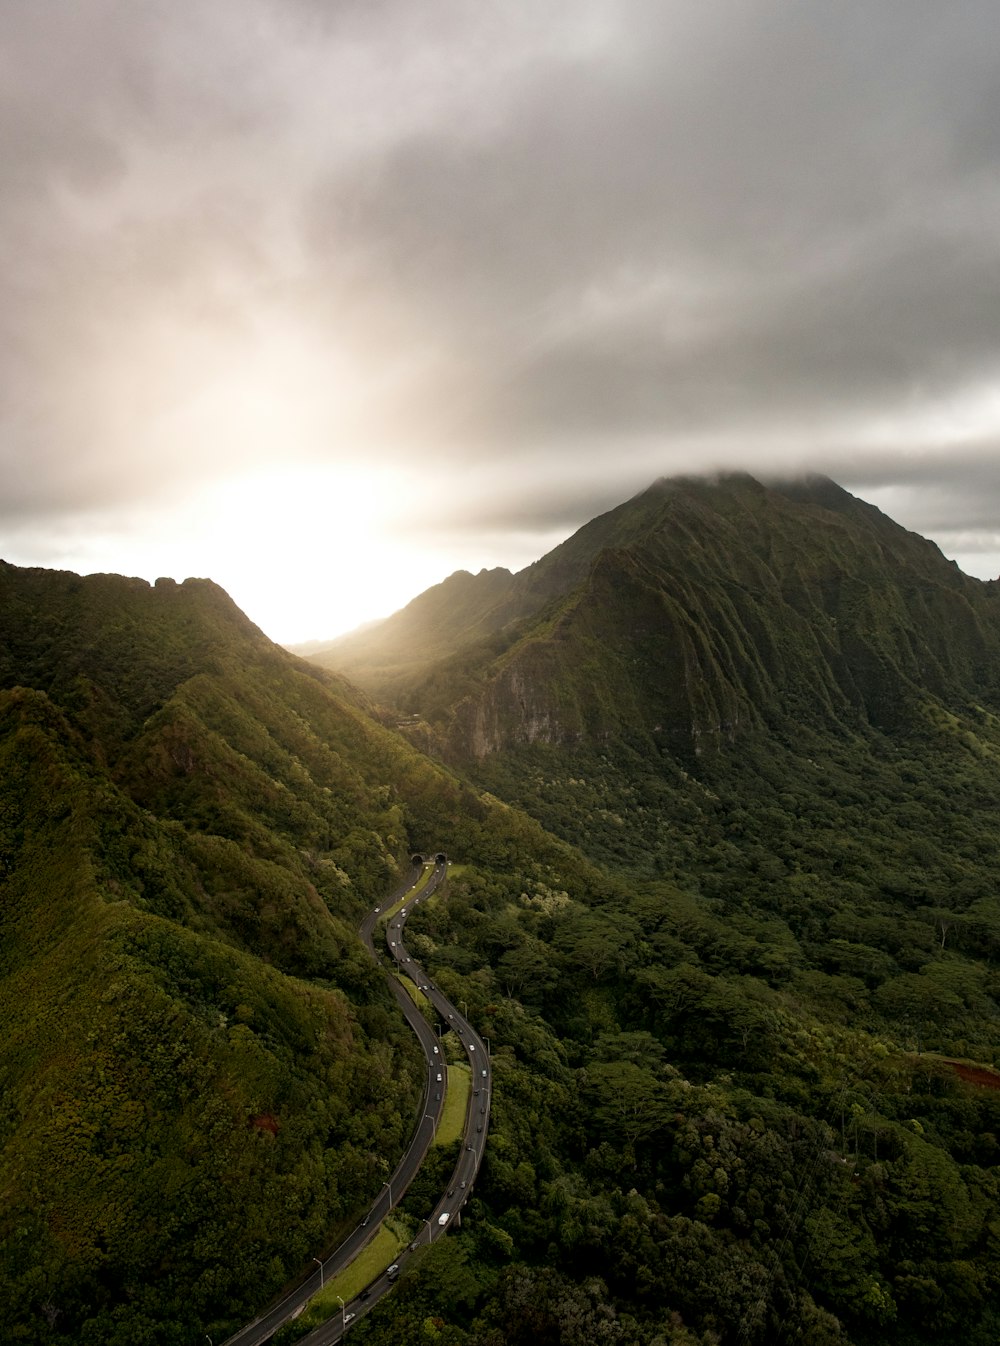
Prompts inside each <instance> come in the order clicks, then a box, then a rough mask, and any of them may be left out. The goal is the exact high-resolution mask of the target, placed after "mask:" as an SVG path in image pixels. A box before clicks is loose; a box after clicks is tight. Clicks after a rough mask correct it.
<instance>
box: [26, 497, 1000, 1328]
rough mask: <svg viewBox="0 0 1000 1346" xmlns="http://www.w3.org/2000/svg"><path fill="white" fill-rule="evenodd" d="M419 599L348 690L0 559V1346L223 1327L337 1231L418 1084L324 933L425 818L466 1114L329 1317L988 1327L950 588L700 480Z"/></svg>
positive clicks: (120, 583) (996, 977)
mask: <svg viewBox="0 0 1000 1346" xmlns="http://www.w3.org/2000/svg"><path fill="white" fill-rule="evenodd" d="M453 587H454V586H453ZM458 587H459V589H460V591H461V602H460V603H458V604H456V605H455V606H454V607H453V608H450V607H449V604H448V601H447V593H448V590H449V585H448V583H446V585H445V586H440V588H441V591H442V592H440V593H435V592H434V591H432V592H431V594H430V596H428V597H426V599H425V602H424V604H423V609H421V607H420V600H417V609H416V610H417V612H418V614H419V612H420V611H421V610H423V611H425V612H426V613H431V614H433V613H438V614H439V615H440V614H442V613H444V612H450V614H451V620H450V621H448V622H444V621H443V619H442V621H441V625H440V628H438V627H436V626H435V625H434V622H433V621H431V622H430V625H429V626H427V627H425V628H424V636H423V638H422V640H421V641H419V642H417V643H416V644H413V643H411V642H412V641H413V630H414V626H415V623H414V618H413V613H412V612H410V614H409V616H408V617H407V618H406V619H405V621H402V619H401V624H400V625H399V626H398V629H397V628H394V627H393V626H392V622H390V623H387V624H386V626H385V628H384V629H382V630H381V632H380V633H379V634H378V643H377V646H376V645H373V644H369V645H368V646H367V647H366V650H365V649H361V648H360V645H359V646H358V647H357V648H356V649H355V650H354V651H353V653H352V654H351V656H350V659H345V663H344V667H345V669H347V670H348V672H349V674H350V676H352V677H355V678H357V679H359V681H361V682H362V684H363V685H364V686H365V689H366V690H365V692H359V691H358V690H356V688H355V687H354V686H352V685H351V684H350V683H348V682H346V681H345V680H344V678H343V677H342V676H340V675H339V674H336V673H331V672H329V671H326V670H323V669H320V668H318V667H316V666H315V665H310V664H307V663H304V662H302V661H300V660H297V659H295V658H293V657H292V656H291V655H289V654H287V653H285V652H284V651H282V650H279V649H278V648H277V647H275V646H273V645H272V644H271V643H270V642H269V641H267V640H266V638H265V637H264V636H263V635H262V634H261V633H260V632H259V631H257V630H256V628H254V627H253V626H252V625H251V624H250V623H249V622H247V620H246V619H245V618H244V617H243V616H242V614H240V613H239V612H238V611H237V610H236V609H235V608H234V607H233V605H232V604H231V603H230V602H229V600H228V599H227V598H226V596H225V595H224V594H223V593H222V592H221V591H220V590H218V589H217V588H216V587H215V586H213V585H211V584H209V583H208V582H206V581H189V582H187V583H186V584H184V585H179V586H178V585H173V584H172V583H164V582H160V583H158V584H157V585H156V586H149V585H146V584H144V583H142V582H141V581H129V580H123V579H120V578H118V577H114V576H96V577H90V578H88V579H80V578H79V577H77V576H73V575H68V574H60V573H56V572H44V571H22V570H18V569H16V568H15V567H11V566H6V565H4V566H0V633H2V634H0V717H2V719H0V754H2V759H3V760H2V769H0V881H2V887H0V900H2V913H3V925H2V934H0V988H2V989H0V1013H2V1015H3V1030H4V1031H3V1033H2V1037H0V1076H2V1079H3V1083H4V1096H5V1099H6V1100H7V1108H6V1110H5V1115H4V1118H3V1121H2V1124H0V1147H2V1149H0V1182H2V1189H3V1191H4V1198H3V1201H2V1203H0V1284H2V1286H3V1290H4V1299H5V1302H7V1303H8V1304H9V1306H10V1307H9V1310H8V1327H7V1329H6V1330H7V1333H8V1335H9V1337H10V1339H11V1340H17V1341H24V1342H39V1343H41V1342H84V1343H86V1342H92V1343H95V1344H96V1343H100V1346H106V1344H109V1346H117V1344H118V1343H122V1346H124V1343H126V1342H127V1343H150V1346H159V1344H160V1343H163V1346H168V1344H169V1346H173V1343H178V1346H179V1344H180V1343H187V1342H190V1341H195V1340H200V1339H201V1337H202V1336H204V1335H205V1334H206V1333H211V1334H212V1335H213V1339H214V1340H216V1341H218V1340H220V1339H222V1337H223V1336H224V1335H225V1334H226V1333H227V1332H229V1331H231V1330H234V1329H235V1327H236V1326H238V1325H239V1323H240V1322H241V1321H243V1320H245V1319H248V1318H250V1317H252V1316H253V1315H254V1313H255V1312H256V1311H257V1310H258V1309H259V1308H260V1307H261V1306H262V1304H263V1302H264V1301H265V1300H266V1299H267V1298H268V1297H269V1296H270V1295H273V1294H274V1293H276V1292H277V1291H278V1290H279V1289H280V1287H281V1286H282V1285H283V1284H285V1283H286V1282H287V1281H288V1280H290V1279H292V1278H294V1277H295V1276H296V1275H297V1274H298V1273H299V1272H300V1271H301V1269H302V1268H303V1266H305V1265H306V1264H308V1263H309V1261H310V1259H311V1257H312V1256H313V1255H314V1254H315V1253H316V1252H319V1251H321V1250H322V1249H323V1248H325V1247H328V1246H330V1245H332V1244H333V1243H335V1242H336V1241H337V1239H338V1237H339V1235H340V1234H341V1233H342V1232H343V1231H345V1230H346V1229H349V1228H351V1227H352V1226H353V1222H354V1221H355V1220H356V1219H357V1217H358V1215H359V1213H360V1212H361V1211H362V1210H363V1209H365V1208H366V1205H367V1203H368V1202H369V1201H370V1200H371V1198H372V1197H373V1195H374V1194H375V1193H377V1192H378V1190H379V1189H380V1187H381V1184H382V1182H383V1180H384V1175H385V1174H386V1172H387V1171H388V1170H390V1169H391V1167H392V1165H393V1163H394V1162H395V1158H396V1156H398V1154H399V1153H400V1152H401V1150H402V1148H403V1146H404V1145H405V1143H406V1140H407V1137H408V1134H409V1132H410V1129H411V1128H412V1126H413V1124H414V1122H415V1109H416V1107H417V1103H418V1100H419V1088H420V1081H421V1078H422V1067H421V1063H420V1058H419V1054H418V1051H417V1048H416V1044H415V1042H414V1041H413V1040H412V1037H411V1036H409V1035H408V1034H407V1032H406V1030H405V1025H404V1024H403V1023H402V1022H401V1021H400V1020H399V1019H398V1016H397V1015H396V1014H395V1013H394V1011H393V1008H392V1002H391V1000H390V998H389V996H388V994H387V993H386V991H385V988H384V985H383V982H382V979H381V977H380V975H379V973H378V970H377V968H375V966H374V965H373V964H371V963H370V962H369V961H368V960H367V959H366V957H365V956H364V954H363V951H362V949H361V946H360V944H359V942H358V940H357V938H356V933H355V931H356V927H357V924H358V922H359V921H360V919H361V917H362V915H363V914H364V912H365V910H366V909H368V907H369V906H370V904H371V903H373V902H376V901H378V900H379V898H380V897H381V896H382V895H383V894H384V893H385V892H386V891H388V889H389V888H390V887H392V886H393V885H394V883H395V881H396V879H397V876H398V874H399V872H400V868H401V866H405V865H406V864H408V862H409V856H410V854H411V853H412V851H414V850H429V849H437V848H443V849H446V850H447V852H448V854H449V856H451V857H452V858H453V859H454V860H455V861H456V863H455V864H454V866H453V868H452V871H451V876H450V879H449V881H448V884H447V885H446V887H445V888H444V890H443V891H442V892H441V893H440V895H436V896H435V897H434V898H432V899H431V900H429V901H428V903H427V905H426V906H425V907H422V908H421V909H420V910H419V912H418V913H417V914H415V915H414V917H413V918H412V920H411V924H410V928H409V933H408V940H409V941H410V942H411V943H412V947H413V949H414V952H415V955H416V956H418V957H420V959H421V960H422V962H423V964H424V965H425V966H426V967H427V968H428V969H430V970H431V971H432V973H433V975H434V976H435V977H436V978H437V980H438V981H439V984H440V985H441V987H442V989H443V990H444V991H445V993H446V994H447V995H448V996H449V997H450V998H452V999H453V1000H455V1001H461V1002H463V1003H464V1004H467V1006H468V1013H469V1017H470V1018H471V1019H472V1020H473V1022H474V1023H475V1024H476V1025H477V1027H478V1029H479V1030H480V1032H482V1033H483V1034H484V1035H486V1036H488V1037H489V1039H490V1043H491V1047H492V1051H493V1056H494V1076H495V1096H494V1099H493V1108H492V1117H491V1130H490V1139H489V1144H488V1146H487V1150H486V1159H485V1163H484V1168H483V1172H482V1177H481V1180H480V1182H479V1183H478V1185H477V1188H476V1191H475V1193H474V1195H473V1197H472V1198H471V1200H470V1201H469V1203H468V1205H467V1207H466V1210H465V1217H466V1218H465V1219H464V1222H463V1227H462V1229H461V1231H460V1232H458V1233H456V1234H453V1235H450V1236H449V1237H448V1238H447V1239H443V1240H441V1241H440V1242H438V1243H437V1244H435V1245H434V1246H433V1247H432V1248H430V1249H428V1251H427V1253H426V1255H425V1256H424V1257H423V1258H422V1260H420V1261H419V1262H418V1265H417V1268H416V1270H415V1271H414V1272H412V1273H410V1274H408V1275H406V1276H405V1277H403V1278H402V1280H401V1281H400V1283H399V1285H398V1286H397V1288H396V1291H395V1292H394V1293H393V1295H391V1296H390V1297H389V1298H388V1299H387V1300H386V1301H385V1302H384V1303H382V1304H380V1305H379V1307H378V1308H377V1309H376V1310H375V1311H374V1312H373V1313H372V1314H371V1315H370V1316H369V1317H367V1318H365V1319H364V1320H362V1321H359V1322H358V1323H356V1324H354V1325H353V1326H352V1329H351V1331H352V1332H353V1333H355V1334H356V1335H357V1336H358V1338H360V1339H363V1340H367V1341H371V1342H373V1343H379V1342H383V1341H385V1342H388V1341H389V1340H392V1341H393V1342H394V1343H397V1342H414V1343H416V1342H418V1341H419V1342H425V1341H426V1340H427V1339H428V1338H429V1337H433V1338H434V1339H435V1340H440V1341H441V1342H442V1343H456V1344H459V1343H461V1344H462V1346H494V1344H496V1346H499V1343H501V1342H514V1343H521V1342H524V1343H527V1342H537V1341H541V1342H543V1343H544V1342H553V1343H555V1342H566V1343H575V1342H580V1343H584V1342H586V1343H591V1342H604V1341H606V1342H614V1343H633V1342H635V1343H643V1344H645V1343H649V1344H650V1346H653V1343H676V1344H677V1346H688V1344H689V1343H695V1342H697V1343H704V1346H709V1343H719V1342H724V1343H734V1344H735V1343H741V1344H742V1343H771V1342H785V1341H788V1342H792V1341H800V1342H809V1343H826V1342H830V1343H837V1342H842V1343H856V1344H857V1346H869V1343H870V1344H872V1346H874V1343H884V1342H891V1343H898V1344H899V1346H911V1344H912V1346H918V1344H923V1343H928V1344H929V1343H931V1342H940V1341H941V1340H961V1341H963V1342H968V1343H971V1346H987V1343H989V1346H992V1344H993V1343H994V1342H995V1341H996V1340H997V1339H998V1337H1000V1303H998V1291H1000V1193H998V1185H997V1184H998V1135H1000V1070H998V1067H1000V1033H998V1003H1000V900H998V896H997V894H998V891H1000V889H998V878H1000V841H998V835H997V828H996V819H997V808H998V804H1000V693H998V690H997V681H996V671H997V668H998V663H997V654H998V652H1000V648H998V647H1000V616H998V615H997V612H998V598H997V594H996V592H995V586H994V585H991V584H982V583H980V582H977V581H973V580H969V579H968V578H967V577H965V576H963V575H961V574H960V572H958V571H957V570H956V569H955V568H954V567H953V566H952V565H950V563H948V562H946V561H945V560H944V558H942V557H941V556H940V553H938V552H937V551H936V549H935V548H933V546H932V545H931V544H929V543H926V542H925V541H924V540H923V539H919V538H915V537H914V536H913V535H911V534H907V533H905V532H904V531H903V530H902V529H899V528H898V527H897V526H896V525H895V524H893V523H892V522H891V521H890V520H887V519H885V518H884V516H882V515H880V514H879V513H878V511H876V510H873V509H872V508H871V507H870V506H867V505H865V504H864V503H863V502H860V501H855V500H854V499H853V498H852V497H850V496H847V495H846V493H844V492H841V491H840V490H839V488H837V487H835V486H834V485H833V484H832V483H828V482H823V481H812V482H807V483H797V484H777V485H772V486H762V485H760V484H759V483H757V482H752V481H750V480H749V479H747V478H727V479H723V480H721V481H719V482H716V483H701V482H698V483H693V482H666V483H658V484H657V485H656V486H655V487H654V488H652V490H651V491H650V492H647V493H644V495H643V496H640V497H637V499H636V501H633V502H628V503H627V504H626V505H624V506H622V507H620V509H619V510H617V511H613V512H612V513H611V514H610V515H608V516H604V517H603V518H602V519H601V520H595V521H594V523H593V524H591V525H588V527H587V528H586V529H583V530H581V532H580V534H578V535H576V537H575V538H573V539H570V540H569V542H567V543H566V544H563V547H562V548H559V549H557V550H556V552H554V553H552V554H551V556H550V557H547V558H543V559H542V560H541V561H539V562H538V563H537V565H536V566H534V567H530V568H529V570H528V571H526V572H522V573H521V575H519V576H508V575H507V573H506V572H489V573H488V574H486V575H485V576H484V577H466V579H465V580H462V581H460V583H459V586H458ZM479 592H481V595H482V601H480V600H479V599H478V598H477V593H479ZM442 595H444V596H442ZM392 620H395V619H392ZM416 625H417V626H419V625H420V623H419V622H417V623H416ZM394 629H395V630H396V635H394V634H393V631H394ZM438 629H440V631H441V635H440V640H439V641H437V642H436V637H435V635H434V632H435V630H438ZM365 639H368V640H372V639H373V637H371V636H367V637H365ZM359 640H360V638H359ZM366 651H367V652H366ZM411 656H412V657H411ZM329 657H331V656H329V655H324V656H323V658H324V659H328V658H329ZM366 661H367V662H366ZM395 721H399V722H401V723H404V724H405V729H404V731H403V732H405V733H406V734H407V735H408V736H409V738H410V740H411V741H407V739H406V738H404V737H402V736H401V734H400V733H398V732H396V731H395V730H394V729H393V728H392V727H391V726H392V724H393V723H394V722H395ZM295 1336H296V1328H295V1326H294V1325H292V1326H290V1327H289V1328H287V1329H283V1332H282V1339H284V1340H289V1341H290V1340H294V1339H295Z"/></svg>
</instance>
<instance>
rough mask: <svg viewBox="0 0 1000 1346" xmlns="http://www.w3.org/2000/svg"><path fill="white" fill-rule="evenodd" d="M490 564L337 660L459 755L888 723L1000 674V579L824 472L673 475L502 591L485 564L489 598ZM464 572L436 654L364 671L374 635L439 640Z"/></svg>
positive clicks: (384, 639)
mask: <svg viewBox="0 0 1000 1346" xmlns="http://www.w3.org/2000/svg"><path fill="white" fill-rule="evenodd" d="M496 573H497V572H491V575H494V574H496ZM501 573H503V572H501ZM483 581H484V576H478V577H475V579H473V577H471V576H465V577H464V578H463V577H458V576H453V577H452V579H451V580H449V581H446V583H445V584H443V585H440V586H438V588H437V589H436V590H431V591H429V592H428V593H427V594H425V595H422V596H421V597H420V598H418V599H415V600H414V602H413V603H411V604H410V605H409V607H408V608H406V609H404V610H403V612H401V613H399V614H397V616H396V617H395V618H392V619H390V621H389V622H386V623H384V624H383V625H382V626H381V627H380V628H378V629H377V631H376V632H374V633H371V634H370V635H368V636H361V637H357V638H355V639H354V642H353V644H348V645H347V646H346V648H347V649H349V651H350V658H349V659H347V660H345V661H344V664H343V667H344V668H345V669H350V671H351V675H352V676H354V677H355V678H357V679H358V680H359V681H360V682H361V684H362V685H364V686H367V687H368V688H369V689H370V690H371V692H372V694H373V695H375V696H378V697H382V698H384V697H385V696H386V695H387V694H392V695H394V696H395V697H396V700H397V702H398V704H399V705H400V706H401V707H402V708H403V709H404V710H406V711H407V712H410V713H414V714H419V715H421V716H423V717H424V718H425V719H426V720H427V721H428V722H429V723H430V724H431V725H432V727H433V728H434V730H435V732H436V734H437V736H438V738H439V740H440V743H441V747H442V751H443V752H444V754H445V755H446V756H448V757H451V758H452V759H455V760H464V759H468V758H482V757H485V756H488V755H489V754H491V753H496V752H498V751H502V750H503V749H506V748H510V747H516V746H519V745H523V744H530V743H564V744H571V743H574V742H586V743H595V742H600V741H603V740H604V739H607V738H609V737H616V736H621V735H623V734H624V735H635V734H640V735H643V736H645V737H647V738H648V739H649V740H650V741H651V742H652V743H655V744H656V745H657V746H658V747H659V748H661V749H663V750H665V751H668V752H670V753H671V754H674V755H675V756H677V757H678V758H679V759H680V760H682V761H685V762H688V761H690V760H692V759H693V758H696V757H698V756H700V755H702V754H703V753H713V752H718V751H721V750H722V749H723V747H724V745H727V744H732V743H735V742H737V741H740V740H742V739H744V738H746V737H747V736H748V735H753V734H755V733H757V732H758V731H760V730H762V729H766V728H774V727H775V726H777V725H779V724H781V723H788V722H799V721H802V720H806V721H808V722H809V723H811V724H825V725H827V726H831V727H832V726H836V725H838V724H848V725H852V726H856V725H859V724H870V725H874V726H881V727H890V726H891V725H892V724H893V723H895V722H897V721H899V720H901V719H912V717H913V716H914V714H917V713H918V707H919V706H920V705H924V704H926V703H928V700H930V701H933V702H935V703H950V702H959V703H965V702H967V701H968V700H969V699H970V698H972V699H977V698H981V697H986V698H995V694H996V690H997V676H998V675H997V669H998V666H1000V665H998V660H997V655H998V652H1000V617H998V614H1000V586H998V585H997V584H995V583H989V584H984V583H982V582H980V581H976V580H973V579H970V578H969V577H968V576H965V575H963V574H962V573H961V572H960V571H959V570H958V569H957V567H956V566H955V565H954V564H953V563H950V562H948V561H946V560H945V559H944V558H943V557H942V555H941V553H940V552H939V551H938V549H937V548H936V547H935V546H934V545H933V543H930V542H927V541H926V540H925V539H923V538H920V537H917V536H916V535H915V534H912V533H907V532H906V531H905V530H903V529H902V528H900V527H899V526H898V525H896V524H894V523H893V522H892V521H891V520H890V519H888V518H887V517H886V516H885V515H883V514H881V513H880V512H879V511H878V510H876V509H875V508H874V507H872V506H870V505H867V504H865V503H864V502H863V501H860V500H857V499H855V498H854V497H853V496H851V495H849V494H848V493H847V492H846V491H843V490H842V489H840V488H839V487H837V486H836V485H835V484H834V483H833V482H830V481H828V480H826V479H824V478H811V479H807V480H804V481H801V482H791V483H775V484H773V485H771V486H769V487H768V486H764V485H761V484H760V483H759V482H756V481H754V480H753V479H752V478H749V477H746V476H729V477H723V478H721V479H719V480H717V481H714V482H709V481H698V480H684V479H682V480H675V481H660V482H657V483H656V484H655V485H654V486H653V487H651V488H650V489H649V490H648V491H646V492H644V493H643V494H642V495H640V496H638V497H636V498H635V499H634V500H631V501H628V502H627V503H626V504H624V505H622V506H620V507H619V508H618V509H616V510H613V511H611V512H610V513H608V514H606V515H603V516H602V517H601V518H599V519H596V520H594V521H593V522H592V523H590V524H588V525H587V526H586V527H584V528H582V529H581V530H580V531H579V532H578V533H577V534H575V535H574V536H573V537H572V538H570V539H569V540H568V541H567V542H566V543H564V544H563V545H562V546H560V547H557V548H556V549H555V550H554V551H553V552H551V553H550V554H549V555H548V556H546V557H544V558H543V559H542V560H541V561H539V562H537V563H536V564H535V565H534V566H530V567H528V569H527V570H525V571H522V572H521V573H520V574H519V575H517V576H511V577H509V578H507V579H506V580H505V581H504V583H503V586H502V596H501V598H500V599H497V598H496V597H495V586H494V585H493V582H492V580H491V586H490V592H489V595H488V596H487V595H486V594H485V593H484V595H483V596H484V600H485V601H484V602H483V604H482V608H481V610H480V611H479V612H478V613H477V611H476V609H475V608H474V607H473V606H472V605H471V604H470V601H469V596H470V595H471V593H472V591H473V590H474V589H477V588H478V587H479V586H480V585H481V584H482V583H483ZM460 583H461V585H462V587H463V592H464V595H465V601H464V602H463V603H462V604H461V605H454V606H453V610H452V611H451V612H450V615H449V620H448V623H447V624H446V625H445V627H444V632H445V634H444V635H443V636H442V637H441V638H440V639H439V641H438V643H439V646H440V655H441V657H440V658H439V659H438V660H436V661H435V662H434V663H433V664H431V665H430V666H429V667H428V666H426V665H425V666H423V667H421V668H419V669H418V670H413V669H412V668H411V670H410V676H409V677H408V678H407V679H403V678H401V677H400V676H399V671H398V669H397V674H396V676H395V677H394V678H392V679H386V677H385V676H379V675H378V673H375V674H372V673H371V671H370V670H369V673H368V676H366V669H365V666H364V664H363V662H362V660H363V651H366V650H367V651H370V650H371V649H372V647H373V642H374V641H375V640H377V641H378V642H379V650H380V652H381V658H382V660H383V668H384V667H385V666H386V664H387V663H388V659H389V651H390V650H391V649H392V648H393V646H392V643H391V642H392V641H393V640H399V641H408V640H409V637H410V634H411V632H412V631H413V630H414V629H415V628H417V627H418V625H419V624H420V623H422V622H423V623H425V624H426V625H425V635H424V645H423V648H424V650H425V651H427V650H430V648H431V646H432V643H433V641H434V640H435V639H436V632H437V631H438V630H439V629H441V624H440V623H439V621H438V620H437V619H438V614H439V613H440V612H441V611H442V610H446V609H447V605H448V594H449V593H450V592H451V590H452V589H453V588H455V587H457V586H458V585H459V584H460ZM324 659H325V661H326V662H328V663H329V662H330V659H332V655H331V656H330V657H329V658H326V657H325V656H324Z"/></svg>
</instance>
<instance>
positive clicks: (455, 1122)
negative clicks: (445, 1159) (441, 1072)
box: [434, 1066, 472, 1145]
mask: <svg viewBox="0 0 1000 1346" xmlns="http://www.w3.org/2000/svg"><path fill="white" fill-rule="evenodd" d="M471 1091H472V1071H471V1070H470V1069H469V1067H468V1066H449V1067H448V1088H447V1089H446V1090H445V1095H444V1111H443V1112H442V1114H441V1120H440V1122H438V1126H437V1131H436V1132H435V1134H434V1144H435V1145H450V1144H451V1143H452V1142H453V1141H456V1140H461V1138H462V1133H463V1131H464V1130H465V1114H466V1112H467V1111H468V1107H469V1094H470V1092H471Z"/></svg>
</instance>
